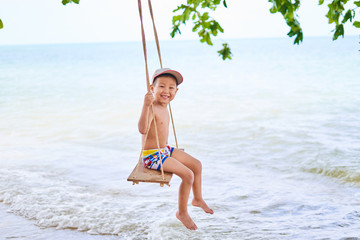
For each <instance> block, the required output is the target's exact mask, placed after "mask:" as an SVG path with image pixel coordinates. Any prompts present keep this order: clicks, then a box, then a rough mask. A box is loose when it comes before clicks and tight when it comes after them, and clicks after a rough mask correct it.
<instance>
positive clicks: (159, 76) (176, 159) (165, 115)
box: [138, 68, 214, 230]
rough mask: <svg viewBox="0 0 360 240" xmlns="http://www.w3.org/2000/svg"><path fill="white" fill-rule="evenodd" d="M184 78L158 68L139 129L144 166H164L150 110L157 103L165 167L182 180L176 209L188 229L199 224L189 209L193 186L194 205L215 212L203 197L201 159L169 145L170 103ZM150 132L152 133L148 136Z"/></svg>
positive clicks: (156, 115)
mask: <svg viewBox="0 0 360 240" xmlns="http://www.w3.org/2000/svg"><path fill="white" fill-rule="evenodd" d="M182 82H183V77H182V75H181V74H180V73H179V72H177V71H174V70H171V69H170V68H161V69H158V70H156V71H155V73H154V75H153V78H152V85H151V86H150V91H149V92H148V93H147V94H146V95H145V98H144V105H143V108H142V112H141V116H140V119H139V124H138V127H139V132H140V133H141V134H142V142H143V146H144V151H143V153H142V160H143V163H144V166H145V167H147V168H151V169H156V170H160V167H161V165H160V161H159V158H160V156H159V151H158V145H157V140H156V133H155V123H154V122H155V121H153V120H154V119H153V115H152V114H150V113H151V105H153V108H154V112H155V119H156V127H157V132H158V138H159V145H160V151H161V153H160V154H161V159H162V163H163V169H164V171H166V172H171V173H174V174H176V175H178V176H179V177H180V178H181V180H182V182H181V184H180V188H179V206H178V208H179V209H178V211H177V212H176V217H177V218H178V219H179V220H180V221H181V222H182V223H183V224H184V225H185V227H187V228H188V229H190V230H196V229H197V226H196V224H195V223H194V222H193V220H192V219H191V217H190V216H189V213H188V211H187V203H188V199H189V195H190V190H191V189H192V190H193V195H194V198H193V200H192V205H193V206H196V207H200V208H202V209H203V210H204V211H205V212H206V213H210V214H213V213H214V211H213V210H212V209H210V208H209V207H208V206H207V204H206V203H205V201H204V199H203V198H202V193H201V171H202V166H201V162H200V161H199V160H197V159H195V158H194V157H192V156H190V155H189V154H187V153H185V152H184V151H181V150H179V149H177V148H173V147H170V146H169V145H168V136H169V123H170V116H169V112H168V109H167V106H168V104H169V102H170V101H172V100H173V99H174V98H175V95H176V93H177V91H178V85H179V84H181V83H182ZM149 123H150V128H149ZM148 128H149V129H148ZM147 132H148V135H147V138H146V139H145V137H146V133H147Z"/></svg>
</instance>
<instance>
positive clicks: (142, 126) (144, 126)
mask: <svg viewBox="0 0 360 240" xmlns="http://www.w3.org/2000/svg"><path fill="white" fill-rule="evenodd" d="M153 102H154V96H153V95H152V93H151V92H150V91H149V92H147V93H146V95H145V98H144V105H143V108H142V111H141V115H140V119H139V123H138V128H139V132H140V133H141V134H143V135H144V134H146V133H147V131H148V127H149V126H148V125H149V121H151V120H152V115H150V114H149V113H150V107H151V104H152V103H153Z"/></svg>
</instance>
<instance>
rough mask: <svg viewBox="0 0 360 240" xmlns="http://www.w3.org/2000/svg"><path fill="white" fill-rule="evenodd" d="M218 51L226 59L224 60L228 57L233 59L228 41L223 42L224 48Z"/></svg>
mask: <svg viewBox="0 0 360 240" xmlns="http://www.w3.org/2000/svg"><path fill="white" fill-rule="evenodd" d="M218 53H219V56H221V57H222V60H224V61H225V60H226V59H230V60H231V56H232V53H231V49H230V48H229V46H228V44H227V43H223V49H221V50H219V51H218Z"/></svg>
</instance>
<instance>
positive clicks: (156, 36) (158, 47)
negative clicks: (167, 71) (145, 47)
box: [148, 0, 179, 148]
mask: <svg viewBox="0 0 360 240" xmlns="http://www.w3.org/2000/svg"><path fill="white" fill-rule="evenodd" d="M148 4H149V10H150V15H151V20H152V24H153V29H154V36H155V41H156V48H157V51H158V55H159V62H160V67H161V68H163V65H162V60H161V52H160V44H159V38H158V34H157V31H156V27H155V20H154V14H153V10H152V5H151V0H148ZM169 112H170V118H171V124H172V127H173V132H174V137H175V144H176V148H179V145H178V141H177V137H176V132H175V124H174V118H173V115H172V111H171V105H170V103H169Z"/></svg>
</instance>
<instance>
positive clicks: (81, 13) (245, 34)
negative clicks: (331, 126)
mask: <svg viewBox="0 0 360 240" xmlns="http://www.w3.org/2000/svg"><path fill="white" fill-rule="evenodd" d="M142 2H143V12H144V21H145V29H146V36H147V40H153V33H152V31H151V30H152V26H151V20H150V15H149V14H148V8H147V1H146V0H142ZM185 2H186V1H185V0H182V1H175V0H152V5H153V11H154V14H155V22H156V27H157V29H158V34H159V38H160V40H169V39H171V37H170V32H171V20H172V16H173V14H174V13H173V12H172V10H173V9H175V8H176V6H177V5H179V4H181V3H185ZM317 3H318V1H317V0H303V1H302V5H301V7H300V10H299V19H300V23H301V26H302V28H303V31H304V38H305V39H306V37H313V36H329V38H330V36H331V35H332V33H331V30H332V29H333V26H331V25H329V24H328V23H327V19H326V18H325V14H326V12H327V6H326V4H324V5H323V6H318V5H317ZM227 5H228V8H227V9H226V8H225V7H223V5H221V6H220V7H219V8H218V10H217V11H216V12H215V13H213V15H212V16H213V17H214V18H215V19H216V20H217V21H218V22H219V23H220V25H221V26H222V27H223V28H224V30H225V32H224V34H221V35H219V38H220V39H233V38H286V37H287V35H286V34H287V32H288V31H289V28H288V27H287V25H286V23H285V21H284V19H283V18H282V16H281V15H280V14H279V13H278V14H271V13H270V12H269V9H270V7H271V3H269V2H268V1H267V0H251V1H250V0H246V1H245V0H227ZM0 19H2V21H3V23H4V28H3V29H1V30H0V45H8V44H54V43H87V42H119V41H140V40H141V35H140V21H139V13H138V8H137V1H136V0H131V1H124V0H101V1H98V0H80V4H79V5H77V4H68V5H66V6H63V5H62V3H61V0H37V1H29V0H16V1H6V0H0ZM181 31H182V34H181V35H179V36H176V37H175V39H178V40H188V39H197V38H198V37H197V34H195V33H192V31H191V27H190V25H189V26H187V27H185V28H184V27H182V29H181ZM349 35H358V32H357V31H356V29H355V28H354V27H351V26H348V27H345V36H349Z"/></svg>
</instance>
